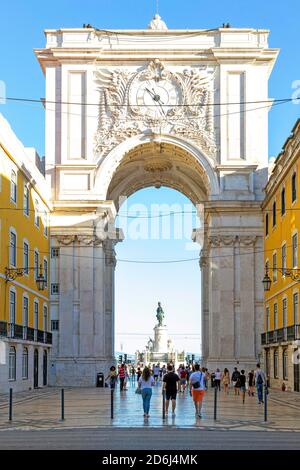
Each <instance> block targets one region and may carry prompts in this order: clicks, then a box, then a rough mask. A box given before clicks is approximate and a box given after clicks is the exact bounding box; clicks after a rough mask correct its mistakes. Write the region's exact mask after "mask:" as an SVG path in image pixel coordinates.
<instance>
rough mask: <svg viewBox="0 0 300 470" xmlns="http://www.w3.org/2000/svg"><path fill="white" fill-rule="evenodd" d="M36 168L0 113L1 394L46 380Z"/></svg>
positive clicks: (41, 188) (45, 213)
mask: <svg viewBox="0 0 300 470" xmlns="http://www.w3.org/2000/svg"><path fill="white" fill-rule="evenodd" d="M37 164H40V159H39V158H38V156H37V154H36V152H35V150H34V149H27V148H24V146H23V145H22V144H21V142H20V141H19V140H18V139H17V137H16V136H15V134H14V133H13V131H12V129H11V128H10V126H9V124H8V122H7V121H6V120H5V119H4V118H3V116H2V115H0V393H1V392H2V393H3V392H7V391H8V388H10V387H11V388H13V389H14V390H16V391H20V390H28V389H31V388H34V387H42V386H45V385H47V381H48V362H49V352H50V348H51V344H52V335H51V333H50V320H49V316H50V311H49V290H48V288H49V244H50V243H49V240H50V237H49V226H48V225H49V224H48V219H49V207H48V204H47V193H46V184H45V177H44V176H43V174H42V173H41V171H40V170H39V168H38V167H37ZM41 275H42V276H41ZM37 278H39V279H37ZM37 280H38V281H39V282H38V283H37ZM43 280H44V282H43ZM38 284H42V285H40V288H41V287H44V289H43V290H39V289H38ZM43 284H45V285H43Z"/></svg>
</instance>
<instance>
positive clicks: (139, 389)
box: [135, 387, 142, 395]
mask: <svg viewBox="0 0 300 470" xmlns="http://www.w3.org/2000/svg"><path fill="white" fill-rule="evenodd" d="M135 393H136V394H137V395H141V393H142V389H141V388H140V387H138V388H137V389H136V391H135Z"/></svg>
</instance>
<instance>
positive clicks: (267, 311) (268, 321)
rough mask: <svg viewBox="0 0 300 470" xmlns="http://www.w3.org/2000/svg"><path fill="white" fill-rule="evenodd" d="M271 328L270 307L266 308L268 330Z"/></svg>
mask: <svg viewBox="0 0 300 470" xmlns="http://www.w3.org/2000/svg"><path fill="white" fill-rule="evenodd" d="M269 330H270V307H269V306H268V307H267V308H266V331H269Z"/></svg>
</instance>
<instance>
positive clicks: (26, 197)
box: [23, 184, 30, 215]
mask: <svg viewBox="0 0 300 470" xmlns="http://www.w3.org/2000/svg"><path fill="white" fill-rule="evenodd" d="M29 194H30V193H29V188H28V186H27V184H24V193H23V211H24V214H25V215H29Z"/></svg>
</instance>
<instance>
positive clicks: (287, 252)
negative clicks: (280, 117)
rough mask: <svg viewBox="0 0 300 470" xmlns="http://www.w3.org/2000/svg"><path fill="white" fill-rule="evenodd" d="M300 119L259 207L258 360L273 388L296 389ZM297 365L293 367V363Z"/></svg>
mask: <svg viewBox="0 0 300 470" xmlns="http://www.w3.org/2000/svg"><path fill="white" fill-rule="evenodd" d="M299 181H300V120H298V121H297V122H296V124H295V126H294V128H293V130H292V134H291V136H290V137H289V138H288V139H287V141H286V142H285V144H284V146H283V150H282V152H281V153H280V154H279V155H278V157H277V159H276V161H275V163H274V166H273V171H272V174H271V176H270V178H269V181H268V184H267V186H266V197H265V200H264V203H263V213H264V223H265V234H264V253H265V255H264V256H265V267H266V271H267V272H268V275H269V277H270V281H271V286H270V290H268V291H265V297H264V304H265V308H264V312H265V314H264V333H263V334H262V346H263V358H264V364H265V369H266V372H267V374H268V375H269V377H270V382H271V385H272V386H276V387H280V388H281V386H282V383H283V382H284V383H285V385H286V386H287V387H288V389H289V390H294V391H297V392H299V391H300V373H299V358H298V360H297V359H296V360H295V356H296V355H297V354H295V351H297V350H298V345H297V343H296V341H297V340H298V341H299V340H300V319H299V289H300V284H299V280H300V276H299V273H300V271H298V269H299V267H300V266H299V231H300V184H299ZM299 343H300V341H299ZM295 362H298V363H295Z"/></svg>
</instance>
